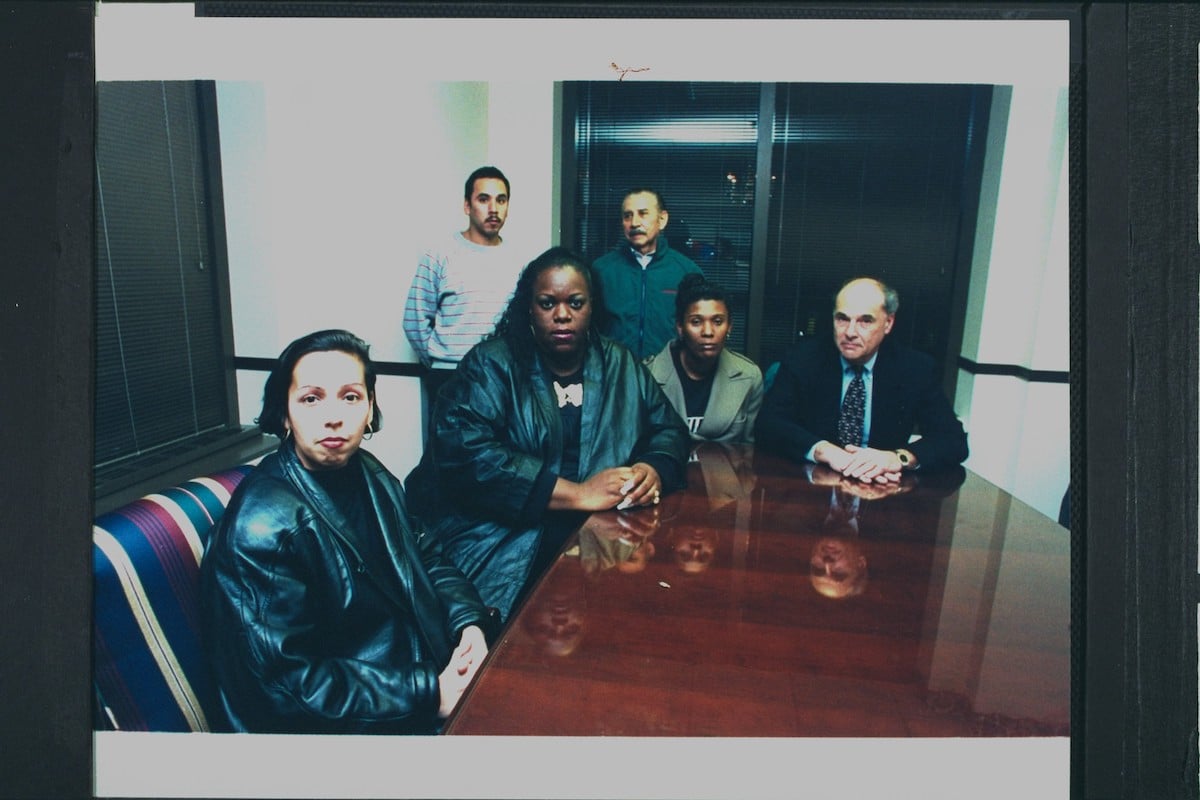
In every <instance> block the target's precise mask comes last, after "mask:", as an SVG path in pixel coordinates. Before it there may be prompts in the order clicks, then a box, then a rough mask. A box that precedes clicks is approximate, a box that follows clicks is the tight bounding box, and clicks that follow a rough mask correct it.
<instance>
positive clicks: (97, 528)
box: [92, 466, 253, 731]
mask: <svg viewBox="0 0 1200 800" xmlns="http://www.w3.org/2000/svg"><path fill="white" fill-rule="evenodd" d="M252 469H253V467H251V466H240V467H235V468H233V469H229V470H226V471H224V472H218V473H215V474H213V475H208V476H206V477H201V478H195V479H193V480H190V481H187V482H185V483H183V484H181V485H179V486H173V487H171V488H169V489H165V490H163V491H162V492H160V493H158V494H151V495H147V496H146V497H143V498H141V499H140V500H135V501H134V502H132V503H129V504H128V505H125V506H122V507H121V508H119V509H117V510H115V511H112V512H110V513H107V514H103V515H102V516H100V517H98V518H97V519H96V520H95V524H94V527H93V528H92V562H93V572H94V586H95V596H94V610H93V617H94V632H93V650H94V663H93V670H94V672H93V681H94V688H95V693H96V704H97V709H96V727H97V728H103V729H112V728H115V729H119V730H149V731H207V730H213V729H218V730H219V729H220V728H221V727H222V726H223V723H224V716H223V713H222V711H221V707H220V701H219V699H218V697H217V692H216V686H215V684H214V683H213V680H212V678H211V676H210V675H209V671H208V666H207V664H206V663H205V660H204V653H203V650H202V647H201V643H200V613H199V607H198V605H199V603H198V594H197V583H198V578H199V566H200V557H201V555H202V554H203V552H204V544H205V542H207V541H208V534H209V530H210V529H211V528H212V526H213V525H214V524H215V523H216V522H217V521H218V520H219V519H220V518H221V515H222V514H223V513H224V511H225V507H226V505H228V503H229V498H230V495H231V494H233V490H234V489H235V488H237V485H238V484H239V483H241V481H242V478H244V477H245V476H246V475H247V474H248V473H249V472H250V470H252Z"/></svg>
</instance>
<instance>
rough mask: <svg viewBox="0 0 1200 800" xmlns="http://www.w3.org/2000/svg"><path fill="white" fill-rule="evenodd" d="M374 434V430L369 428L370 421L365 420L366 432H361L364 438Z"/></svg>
mask: <svg viewBox="0 0 1200 800" xmlns="http://www.w3.org/2000/svg"><path fill="white" fill-rule="evenodd" d="M374 435H375V431H374V430H372V428H371V421H370V420H367V432H366V433H364V434H363V438H364V439H370V438H371V437H372V436H374Z"/></svg>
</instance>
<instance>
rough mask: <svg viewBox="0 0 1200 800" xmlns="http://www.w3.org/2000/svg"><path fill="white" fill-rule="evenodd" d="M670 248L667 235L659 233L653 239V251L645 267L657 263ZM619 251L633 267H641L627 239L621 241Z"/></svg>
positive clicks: (664, 256)
mask: <svg viewBox="0 0 1200 800" xmlns="http://www.w3.org/2000/svg"><path fill="white" fill-rule="evenodd" d="M670 249H671V246H670V245H669V244H667V237H666V236H664V235H663V234H661V233H660V234H659V235H658V238H657V239H655V240H654V252H653V253H651V254H650V263H649V264H647V265H646V269H650V268H651V267H653V266H656V265H658V264H659V263H660V262H661V261H662V260H663V259H664V258H666V257H667V252H668V251H670ZM621 252H622V253H623V254H624V255H625V259H626V260H627V261H628V262H629V263H630V264H633V265H634V266H635V267H638V269H641V266H640V265H639V264H638V260H637V258H636V257H635V256H634V254H633V248H632V247H630V246H629V242H628V241H624V242H621Z"/></svg>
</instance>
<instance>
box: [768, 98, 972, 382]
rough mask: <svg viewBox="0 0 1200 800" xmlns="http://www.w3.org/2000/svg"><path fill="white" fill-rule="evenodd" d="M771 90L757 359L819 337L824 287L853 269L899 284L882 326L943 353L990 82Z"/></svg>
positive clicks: (967, 255)
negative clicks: (896, 307) (889, 321)
mask: <svg viewBox="0 0 1200 800" xmlns="http://www.w3.org/2000/svg"><path fill="white" fill-rule="evenodd" d="M775 97H776V109H775V119H774V122H773V129H772V143H773V146H772V149H773V156H772V165H771V170H772V175H773V178H774V179H773V180H772V183H771V188H772V191H771V203H770V209H769V211H768V236H767V243H768V244H767V252H766V253H765V254H764V255H765V269H766V284H765V286H766V288H765V292H764V294H765V296H766V297H768V298H771V299H770V300H769V301H768V302H766V303H764V308H763V309H762V314H763V341H762V349H761V352H762V358H763V361H764V362H770V361H773V360H775V359H777V358H778V357H779V355H780V354H781V353H782V351H783V350H784V348H785V347H786V346H787V345H788V344H790V343H791V342H794V341H795V340H796V339H797V338H798V337H799V336H801V335H804V336H812V335H819V336H827V335H831V334H830V330H831V328H830V317H831V310H832V303H833V296H834V294H835V293H836V292H837V289H838V288H839V287H840V286H841V284H842V283H844V282H845V281H846V280H848V279H850V278H853V277H856V276H860V275H868V276H872V277H877V278H880V279H882V280H883V281H885V282H887V283H888V284H890V285H891V286H892V287H893V288H894V289H896V291H897V292H898V293H899V294H900V309H901V310H900V313H899V315H898V316H897V321H896V327H895V329H894V330H893V332H892V334H891V336H893V337H895V338H896V339H899V340H901V341H904V342H907V343H908V344H911V345H912V346H914V347H916V348H917V349H919V350H922V351H925V352H927V353H929V354H931V355H933V356H934V357H935V358H938V359H939V360H944V359H946V358H947V357H949V358H951V359H952V358H953V356H954V355H956V353H949V352H948V349H949V348H950V347H951V346H952V344H953V346H954V347H957V343H952V342H951V341H950V340H951V338H952V332H951V330H950V319H951V316H952V314H951V308H952V301H953V289H954V282H955V281H956V280H966V277H967V275H968V273H969V269H970V261H971V250H970V245H971V243H972V241H973V235H966V236H963V232H964V225H967V226H969V228H970V231H969V232H968V233H969V234H973V228H974V221H975V215H976V210H977V208H978V202H979V200H978V197H979V185H980V176H979V174H978V169H977V167H976V168H974V171H972V169H973V168H972V165H973V164H975V163H976V162H977V161H979V159H978V158H975V157H974V156H975V155H977V154H976V153H974V152H973V149H978V148H982V144H983V142H984V140H985V137H984V136H983V130H984V129H985V128H984V126H986V121H987V112H988V108H989V105H990V102H991V90H990V87H981V86H969V85H879V84H781V85H780V86H779V87H778V89H777V91H776V95H775Z"/></svg>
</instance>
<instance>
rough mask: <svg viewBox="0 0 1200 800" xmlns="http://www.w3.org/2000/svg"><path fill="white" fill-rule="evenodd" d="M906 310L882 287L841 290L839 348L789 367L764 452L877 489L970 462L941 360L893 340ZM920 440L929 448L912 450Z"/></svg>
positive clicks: (865, 283) (853, 285) (768, 408)
mask: <svg viewBox="0 0 1200 800" xmlns="http://www.w3.org/2000/svg"><path fill="white" fill-rule="evenodd" d="M899 305H900V300H899V297H898V296H897V295H896V292H895V291H894V290H893V289H891V288H890V287H888V286H886V285H884V284H883V283H882V282H880V281H877V280H875V279H873V278H856V279H854V280H852V281H849V282H848V283H847V284H846V285H845V286H843V287H842V289H841V291H839V292H838V294H837V298H836V300H835V301H834V310H833V343H834V346H833V347H830V346H829V342H828V340H824V339H823V337H819V338H814V339H813V340H812V341H805V342H801V343H799V344H798V345H795V346H794V347H793V348H792V349H791V350H790V351H789V352H788V353H787V355H786V356H785V357H784V358H783V360H782V362H781V364H780V368H779V372H778V374H777V375H776V377H775V380H774V383H773V384H772V386H771V388H770V390H769V391H768V392H767V394H766V396H765V397H764V399H763V406H762V410H761V411H760V412H759V415H758V422H757V425H756V426H755V439H756V441H758V442H759V444H760V446H762V447H765V448H767V449H769V450H773V451H775V452H777V453H781V454H782V455H785V456H788V457H789V458H792V459H795V460H796V461H810V462H815V463H819V464H827V465H829V466H830V467H832V468H833V469H834V470H836V471H838V472H840V473H841V474H842V475H845V476H846V477H851V478H856V479H858V480H860V481H866V482H877V483H889V482H892V483H894V482H896V481H899V480H900V475H901V473H902V472H904V471H906V470H914V469H920V470H932V469H938V468H942V467H947V466H953V465H958V464H960V463H962V461H963V460H965V459H966V457H967V434H966V432H965V431H964V430H963V426H962V423H961V422H960V421H959V420H958V418H957V417H955V415H954V410H953V409H952V408H951V407H950V403H949V401H948V400H947V399H946V396H945V394H944V393H943V392H942V389H941V385H940V383H941V380H940V376H939V374H938V371H937V370H936V369H935V365H934V361H933V359H932V358H930V357H929V356H928V355H925V354H924V353H920V352H917V351H916V350H913V349H912V348H910V347H907V346H905V345H903V344H900V343H899V342H892V341H888V340H887V335H888V334H889V333H891V331H892V326H893V324H894V322H895V315H896V310H897V309H898V308H899ZM855 409H857V414H856V413H854V410H855ZM913 433H918V434H919V435H920V438H919V439H916V440H914V441H911V442H910V439H911V437H912V435H913Z"/></svg>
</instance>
